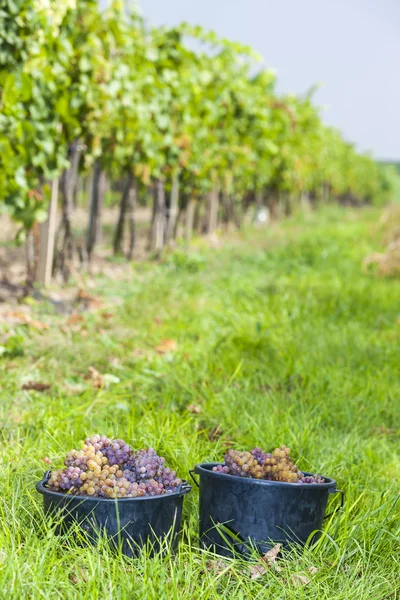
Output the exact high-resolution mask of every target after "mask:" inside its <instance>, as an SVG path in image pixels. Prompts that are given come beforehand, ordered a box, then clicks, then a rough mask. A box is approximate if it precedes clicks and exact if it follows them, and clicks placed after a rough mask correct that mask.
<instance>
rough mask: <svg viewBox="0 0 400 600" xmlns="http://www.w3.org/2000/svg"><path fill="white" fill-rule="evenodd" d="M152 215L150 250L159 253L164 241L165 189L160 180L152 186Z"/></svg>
mask: <svg viewBox="0 0 400 600" xmlns="http://www.w3.org/2000/svg"><path fill="white" fill-rule="evenodd" d="M153 214H154V219H153V224H152V236H151V249H152V250H155V251H156V252H157V253H160V252H161V250H162V249H163V247H164V241H165V187H164V182H163V181H162V180H161V179H157V180H156V184H155V186H154V205H153Z"/></svg>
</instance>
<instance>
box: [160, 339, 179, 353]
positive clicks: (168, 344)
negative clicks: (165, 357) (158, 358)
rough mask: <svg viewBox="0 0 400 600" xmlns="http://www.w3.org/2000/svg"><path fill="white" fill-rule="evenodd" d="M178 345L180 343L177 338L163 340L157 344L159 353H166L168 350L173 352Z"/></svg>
mask: <svg viewBox="0 0 400 600" xmlns="http://www.w3.org/2000/svg"><path fill="white" fill-rule="evenodd" d="M177 347H178V344H177V343H176V341H175V340H171V339H168V338H167V339H165V340H161V342H160V343H159V344H158V346H156V351H157V352H158V353H159V354H166V353H167V352H173V351H174V350H176V349H177Z"/></svg>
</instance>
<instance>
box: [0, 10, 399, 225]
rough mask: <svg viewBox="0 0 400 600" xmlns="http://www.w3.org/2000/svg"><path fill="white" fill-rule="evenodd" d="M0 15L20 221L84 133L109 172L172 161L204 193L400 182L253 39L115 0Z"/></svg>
mask: <svg viewBox="0 0 400 600" xmlns="http://www.w3.org/2000/svg"><path fill="white" fill-rule="evenodd" d="M0 17H1V18H0V109H1V110H0V209H1V210H2V211H3V212H4V211H5V212H7V213H9V214H10V215H11V216H12V217H13V218H14V219H15V220H16V221H18V222H19V223H20V224H21V225H22V226H23V227H24V228H25V229H31V228H32V226H33V224H34V223H35V222H36V221H40V220H42V219H44V218H45V216H46V207H47V202H48V198H49V186H48V182H49V180H51V179H53V178H55V177H58V176H60V174H61V173H62V172H63V170H64V169H65V168H66V167H67V166H68V156H69V155H70V149H71V147H72V146H73V145H76V144H80V145H81V147H83V148H84V161H83V166H82V168H88V167H89V166H90V165H91V164H92V162H93V160H94V158H97V159H99V160H100V163H101V165H102V168H103V169H104V170H106V171H108V173H109V174H110V175H111V177H112V176H115V177H118V178H120V177H121V176H123V175H126V174H128V173H131V174H134V175H135V176H136V177H138V178H140V179H141V180H142V182H143V183H145V184H148V183H150V182H151V181H152V180H154V179H155V178H161V179H163V180H165V182H166V184H167V187H168V186H170V185H171V181H172V179H173V178H174V177H175V176H177V175H178V176H179V179H180V182H181V184H182V189H183V190H184V191H186V192H187V193H188V194H194V195H196V196H197V197H201V196H202V195H204V193H206V192H208V191H210V190H211V189H212V188H213V187H214V186H215V185H218V186H219V187H220V189H222V190H223V191H224V192H225V193H226V194H229V195H235V196H236V197H244V196H245V195H246V194H248V193H253V192H254V193H257V192H259V191H260V190H262V189H264V188H265V187H268V188H270V189H273V190H275V191H285V192H288V193H289V194H290V195H291V196H293V197H296V196H299V195H300V194H301V193H302V192H304V191H305V192H309V193H311V194H314V195H315V196H318V195H319V194H320V190H321V189H322V188H323V187H325V188H326V189H328V190H329V192H330V194H331V195H333V196H336V197H339V198H340V197H346V198H352V199H355V200H357V201H368V202H372V201H374V202H380V201H382V198H386V197H390V196H391V194H392V193H393V189H394V187H395V185H396V184H395V180H396V178H395V177H394V176H393V174H392V175H390V177H389V176H388V175H383V174H382V173H381V172H380V171H379V169H378V168H377V166H376V164H375V163H374V161H373V160H372V159H371V158H370V157H368V156H364V155H359V154H358V153H357V152H356V151H355V150H354V148H353V147H352V146H351V145H350V144H348V143H346V142H344V141H343V139H342V137H341V136H340V134H339V133H338V132H336V131H333V130H331V129H330V128H327V127H325V126H324V125H323V123H322V121H321V117H320V115H319V112H318V109H317V108H316V107H315V106H314V104H313V102H312V94H311V93H310V94H307V95H306V96H305V97H301V98H300V97H299V98H297V97H294V96H287V97H282V98H281V97H278V96H277V94H276V92H275V90H274V85H275V77H274V75H273V73H271V72H270V71H268V70H267V69H265V68H264V67H263V66H260V64H259V57H258V56H257V55H256V54H255V53H254V52H253V51H252V50H251V48H248V47H246V46H243V45H240V44H237V43H234V42H231V41H228V40H225V39H220V38H219V37H218V36H217V35H216V34H215V33H213V32H205V31H204V30H203V29H202V28H201V27H198V26H190V25H188V24H186V23H185V24H182V25H181V26H179V27H174V28H171V29H168V28H165V27H162V28H153V29H149V28H148V27H147V26H146V25H145V22H144V21H143V19H142V18H141V17H140V16H139V15H138V14H137V13H136V12H135V11H133V12H129V11H127V10H126V9H125V7H124V5H123V3H121V2H119V1H118V0H114V1H113V2H111V3H110V5H109V6H108V7H107V9H105V10H103V9H100V8H99V5H98V2H97V1H95V0H68V1H67V2H62V3H60V2H58V1H57V0H48V1H47V2H42V1H41V0H0ZM188 38H195V39H196V40H197V43H200V49H199V50H197V51H194V50H192V49H191V48H190V46H189V45H188V43H187V40H188ZM397 179H398V177H397Z"/></svg>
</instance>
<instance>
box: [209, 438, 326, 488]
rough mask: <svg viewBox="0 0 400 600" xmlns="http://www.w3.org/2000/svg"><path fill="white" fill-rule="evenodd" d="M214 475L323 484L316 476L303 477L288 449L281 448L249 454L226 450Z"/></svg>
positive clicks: (259, 450) (257, 450)
mask: <svg viewBox="0 0 400 600" xmlns="http://www.w3.org/2000/svg"><path fill="white" fill-rule="evenodd" d="M213 471H215V472H216V473H223V474H225V475H236V476H237V477H250V478H253V479H264V480H267V481H282V482H286V483H325V480H324V479H323V478H322V477H319V476H318V475H304V473H302V472H301V471H300V469H299V468H298V467H297V466H296V465H295V464H294V463H293V461H292V460H291V458H290V448H288V447H287V446H281V447H280V448H275V450H274V451H273V452H272V453H270V452H264V450H262V449H261V448H253V450H252V451H251V452H239V451H238V450H232V449H230V450H228V452H227V453H226V454H225V456H224V464H223V465H217V466H216V467H214V468H213Z"/></svg>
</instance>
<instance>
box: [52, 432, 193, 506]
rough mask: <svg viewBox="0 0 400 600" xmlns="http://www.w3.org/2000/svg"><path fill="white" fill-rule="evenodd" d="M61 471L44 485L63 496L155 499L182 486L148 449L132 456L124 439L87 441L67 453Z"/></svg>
mask: <svg viewBox="0 0 400 600" xmlns="http://www.w3.org/2000/svg"><path fill="white" fill-rule="evenodd" d="M64 464H65V466H66V468H65V469H58V470H56V471H52V473H51V475H50V478H49V481H48V483H47V486H48V487H49V489H51V490H53V491H57V492H63V493H67V494H75V495H76V494H79V495H80V496H92V497H100V498H136V497H138V496H146V495H147V496H158V495H161V494H165V493H168V492H173V491H175V490H176V489H177V488H178V486H179V485H180V484H181V483H182V481H181V479H179V478H178V477H177V476H176V473H175V471H172V470H171V469H168V468H167V467H166V466H165V458H163V457H160V456H158V455H157V454H156V452H155V450H153V449H152V448H148V449H146V450H139V451H138V452H136V453H135V454H134V452H133V450H132V448H131V447H130V446H129V445H128V444H127V443H126V442H124V440H119V439H117V440H112V439H109V438H107V437H106V436H104V435H102V436H100V435H93V436H92V437H90V438H87V439H86V440H85V442H84V444H83V446H82V450H71V451H70V452H68V454H67V456H66V458H65V461H64Z"/></svg>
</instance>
